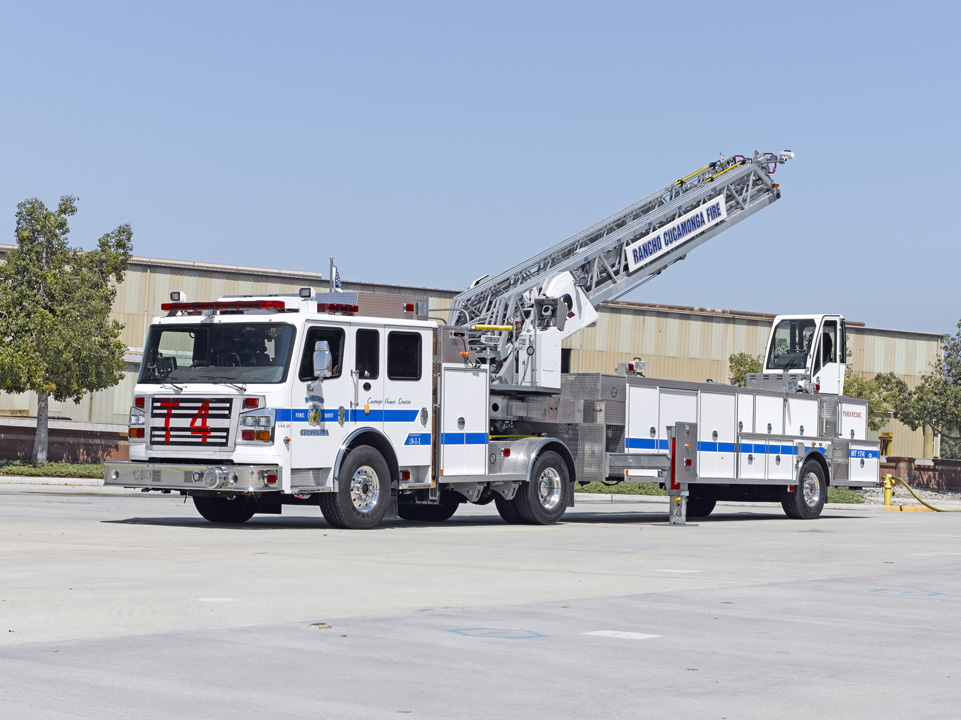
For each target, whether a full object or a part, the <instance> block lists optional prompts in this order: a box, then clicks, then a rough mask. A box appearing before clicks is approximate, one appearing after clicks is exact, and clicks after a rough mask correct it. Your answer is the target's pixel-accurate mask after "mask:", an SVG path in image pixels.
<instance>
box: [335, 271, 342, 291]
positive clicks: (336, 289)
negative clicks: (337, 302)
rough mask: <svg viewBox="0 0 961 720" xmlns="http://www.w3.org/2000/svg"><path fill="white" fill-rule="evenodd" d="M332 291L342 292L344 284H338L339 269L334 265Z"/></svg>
mask: <svg viewBox="0 0 961 720" xmlns="http://www.w3.org/2000/svg"><path fill="white" fill-rule="evenodd" d="M334 292H344V286H343V285H341V284H340V270H338V269H337V266H336V265H334Z"/></svg>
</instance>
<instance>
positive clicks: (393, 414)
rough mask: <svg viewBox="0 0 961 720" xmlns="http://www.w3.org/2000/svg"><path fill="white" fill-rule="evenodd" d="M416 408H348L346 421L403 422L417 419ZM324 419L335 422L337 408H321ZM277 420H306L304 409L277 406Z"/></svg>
mask: <svg viewBox="0 0 961 720" xmlns="http://www.w3.org/2000/svg"><path fill="white" fill-rule="evenodd" d="M418 412H419V411H418V410H371V411H370V412H367V413H365V412H364V410H363V408H361V409H358V410H348V411H347V412H346V418H345V419H346V421H347V422H354V423H356V422H389V423H404V422H414V421H415V420H417V415H418ZM321 414H322V416H323V419H324V420H329V421H330V422H337V410H323V411H322V412H321ZM276 417H277V422H307V410H306V409H299V408H297V409H293V410H291V409H290V408H278V409H277V411H276Z"/></svg>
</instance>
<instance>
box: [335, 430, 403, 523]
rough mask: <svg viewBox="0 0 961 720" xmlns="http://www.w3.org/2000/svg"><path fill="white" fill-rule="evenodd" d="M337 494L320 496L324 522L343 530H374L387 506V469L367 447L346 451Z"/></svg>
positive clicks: (388, 470) (377, 453) (388, 472)
mask: <svg viewBox="0 0 961 720" xmlns="http://www.w3.org/2000/svg"><path fill="white" fill-rule="evenodd" d="M337 480H338V482H337V492H333V493H321V494H320V495H319V500H318V503H319V504H320V511H321V512H322V513H323V514H324V520H326V521H327V522H328V523H330V524H331V525H332V526H334V527H335V528H340V529H342V530H369V529H371V528H374V527H377V525H378V524H379V523H380V521H381V520H382V519H383V517H384V513H386V512H387V504H388V502H390V468H389V467H388V466H387V461H386V460H384V456H383V455H381V454H380V453H379V452H377V451H376V450H375V449H374V448H372V447H370V446H369V445H359V446H358V447H356V448H354V449H353V450H351V451H349V452H348V454H347V457H346V458H345V459H344V464H343V465H342V466H341V468H340V473H339V474H338V476H337Z"/></svg>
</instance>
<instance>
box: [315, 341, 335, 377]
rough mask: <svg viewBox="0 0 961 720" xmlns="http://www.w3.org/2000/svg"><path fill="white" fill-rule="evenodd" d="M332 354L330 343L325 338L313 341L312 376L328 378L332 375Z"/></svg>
mask: <svg viewBox="0 0 961 720" xmlns="http://www.w3.org/2000/svg"><path fill="white" fill-rule="evenodd" d="M333 365H334V356H333V355H331V354H330V345H329V344H328V343H327V341H326V340H318V341H317V342H316V343H314V377H315V378H328V377H330V376H331V375H333V371H332V369H331V368H332V367H333Z"/></svg>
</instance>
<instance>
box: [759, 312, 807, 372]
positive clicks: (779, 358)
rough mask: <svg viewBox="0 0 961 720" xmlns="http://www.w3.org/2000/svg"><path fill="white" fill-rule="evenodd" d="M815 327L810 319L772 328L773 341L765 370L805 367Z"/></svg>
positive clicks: (781, 323) (784, 323) (783, 321)
mask: <svg viewBox="0 0 961 720" xmlns="http://www.w3.org/2000/svg"><path fill="white" fill-rule="evenodd" d="M815 327H816V326H815V322H814V320H812V319H811V318H803V319H795V320H782V321H781V322H779V323H778V324H777V327H775V328H774V339H773V341H772V342H771V348H770V350H769V351H768V356H767V362H766V363H765V364H764V367H765V369H766V370H791V369H794V368H804V367H806V366H807V357H808V353H809V352H811V339H812V338H813V337H814V330H815Z"/></svg>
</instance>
